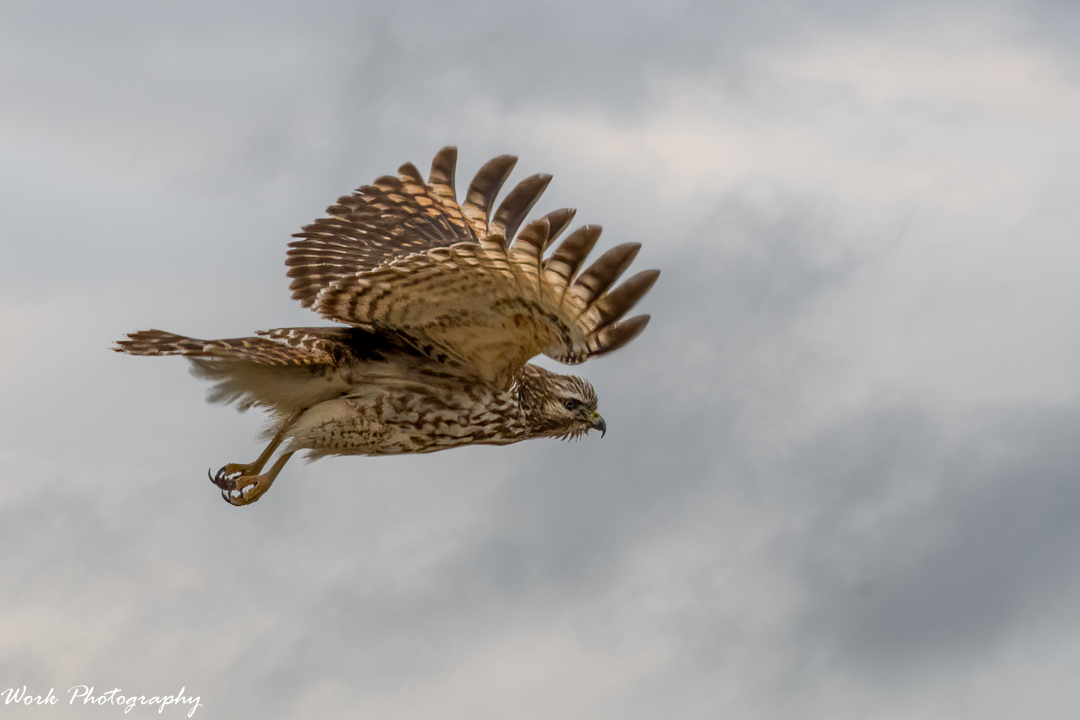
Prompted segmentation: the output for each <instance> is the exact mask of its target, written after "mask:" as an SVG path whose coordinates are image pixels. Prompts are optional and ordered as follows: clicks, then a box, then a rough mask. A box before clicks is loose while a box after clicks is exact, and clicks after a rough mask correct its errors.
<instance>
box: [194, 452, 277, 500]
mask: <svg viewBox="0 0 1080 720" xmlns="http://www.w3.org/2000/svg"><path fill="white" fill-rule="evenodd" d="M292 456H293V454H292V453H291V452H288V453H285V454H284V455H282V456H281V457H279V458H278V459H277V460H275V461H274V464H273V465H272V466H271V467H270V469H269V470H268V471H267V472H264V473H263V474H262V475H239V476H229V477H225V478H223V479H222V480H220V481H219V480H218V479H215V480H214V484H215V485H217V486H218V487H219V488H221V497H222V498H224V499H225V502H227V503H229V504H230V505H250V504H251V503H253V502H255V501H256V500H258V499H259V498H261V497H262V496H263V495H264V494H265V493H266V491H267V490H269V489H270V486H271V485H273V484H274V478H276V477H277V476H278V473H279V472H281V468H283V467H285V463H287V462H288V461H289V458H291V457H292ZM226 467H227V466H226ZM224 469H225V468H222V470H224ZM218 474H219V475H220V472H219V473H218Z"/></svg>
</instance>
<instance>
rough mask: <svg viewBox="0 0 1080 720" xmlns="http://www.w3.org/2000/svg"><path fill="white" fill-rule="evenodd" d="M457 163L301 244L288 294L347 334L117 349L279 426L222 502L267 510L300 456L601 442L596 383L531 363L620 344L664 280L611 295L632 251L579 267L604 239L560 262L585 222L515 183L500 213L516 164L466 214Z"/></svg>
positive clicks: (332, 214) (585, 230)
mask: <svg viewBox="0 0 1080 720" xmlns="http://www.w3.org/2000/svg"><path fill="white" fill-rule="evenodd" d="M456 162H457V151H456V149H455V148H444V149H443V150H441V151H440V152H439V153H438V154H437V155H436V156H435V160H434V161H433V163H432V167H431V173H430V176H429V179H428V181H427V182H424V180H423V179H422V177H421V175H420V173H419V172H418V171H417V170H416V168H415V167H414V166H413V165H411V164H406V165H403V166H402V167H401V168H400V170H399V174H398V175H397V176H396V177H393V176H385V177H381V178H379V179H378V180H376V181H375V183H374V184H373V185H370V186H365V187H361V188H359V189H358V190H357V191H356V192H354V193H352V194H350V195H347V196H344V197H342V198H340V199H339V200H338V201H337V203H335V204H334V205H332V206H330V207H329V208H328V209H327V216H326V217H324V218H321V219H319V220H316V221H315V222H314V223H312V224H310V225H307V226H306V227H304V228H303V229H302V230H301V232H299V233H297V235H296V236H295V237H297V238H299V239H298V240H297V241H295V242H292V243H290V246H289V251H288V255H287V260H286V264H287V266H288V268H289V270H288V276H289V277H290V278H292V284H291V289H292V291H293V297H294V298H295V299H297V300H299V301H300V303H301V304H302V305H304V306H305V307H310V308H312V309H313V310H314V311H315V312H317V313H318V314H319V315H321V316H322V317H323V318H325V319H327V320H332V321H334V322H338V323H344V326H337V327H315V328H282V329H277V330H267V331H263V332H259V333H258V334H257V335H256V336H255V337H247V338H236V339H225V340H196V339H194V338H189V337H184V336H181V335H175V334H173V333H167V332H163V331H160V330H148V331H142V332H137V333H133V334H131V335H129V336H128V339H126V340H121V341H119V342H118V344H117V345H118V347H116V348H114V349H116V350H117V351H120V352H126V353H129V354H132V355H183V356H185V357H187V358H189V359H190V360H191V361H192V362H193V363H194V365H195V371H196V373H197V374H198V375H200V376H202V377H204V378H206V379H209V380H211V381H212V382H214V387H213V388H212V390H211V396H210V397H211V400H215V401H224V402H236V403H238V404H239V406H240V407H241V408H242V409H244V408H248V407H252V406H259V407H263V408H266V409H267V410H269V411H270V412H271V413H272V415H273V418H274V425H273V427H272V430H271V435H272V438H271V440H270V443H269V444H268V445H267V447H266V449H265V450H264V451H263V453H262V455H260V457H259V458H258V459H257V460H256V461H255V462H253V463H248V464H236V463H230V464H228V465H226V466H225V467H223V468H221V470H219V471H218V473H217V474H216V476H214V477H212V478H211V479H212V480H213V481H214V483H215V484H216V485H218V486H219V487H220V488H221V490H222V495H223V496H224V497H225V499H226V500H228V501H229V502H231V503H233V504H237V505H241V504H248V503H251V502H254V501H255V500H257V499H258V498H259V497H261V496H262V494H263V493H265V492H266V490H267V489H268V488H269V486H270V484H271V483H272V482H273V480H274V478H275V477H276V476H277V474H278V472H279V471H280V470H281V468H282V466H283V465H284V464H285V462H287V460H288V458H289V457H290V456H291V455H292V454H293V453H294V452H296V451H298V450H302V449H305V450H308V451H310V453H311V455H312V456H314V457H321V456H324V455H345V454H361V455H379V454H394V453H410V452H432V451H435V450H440V449H444V448H447V447H455V446H457V445H465V444H476V443H486V444H506V443H512V442H517V441H519V440H524V439H527V438H532V437H562V438H567V437H580V436H581V435H583V434H584V433H586V432H587V431H588V430H590V429H599V430H601V432H604V431H606V427H607V426H606V423H605V422H604V420H603V418H601V416H600V414H599V413H598V412H597V409H596V406H597V400H596V395H595V393H594V392H593V389H592V386H590V385H589V384H588V383H586V382H585V381H583V380H581V379H579V378H576V377H572V376H568V375H558V374H555V373H551V372H548V371H546V370H543V369H542V368H539V367H536V366H533V365H530V364H528V362H527V361H528V360H529V359H530V358H532V357H534V356H535V355H537V354H539V353H544V354H545V355H548V356H549V357H552V358H554V359H555V360H558V361H560V362H563V363H567V364H576V363H580V362H584V361H585V360H587V359H589V358H590V357H596V356H599V355H603V354H606V353H609V352H612V351H614V350H617V349H619V348H620V347H623V346H624V345H626V344H627V343H628V342H630V341H631V340H633V339H634V338H635V337H636V336H637V335H638V334H639V333H640V332H641V331H642V330H643V329H644V328H645V325H646V323H647V322H648V320H649V317H648V316H647V315H640V316H637V317H634V318H630V319H627V320H623V319H622V318H623V317H624V315H625V314H626V313H627V312H629V311H630V309H631V308H633V306H634V305H635V304H636V303H637V301H638V300H640V299H641V297H642V296H643V295H644V294H645V293H646V292H648V290H649V288H651V287H652V285H653V283H654V282H655V281H656V278H657V276H658V275H659V271H657V270H646V271H644V272H641V273H638V274H637V275H634V276H633V277H631V278H630V279H629V280H626V281H625V282H623V283H622V284H621V285H618V286H617V287H614V289H611V288H612V287H613V286H615V283H616V282H617V281H618V279H619V278H620V276H621V275H622V274H623V273H624V272H625V270H626V269H627V268H628V267H629V265H630V264H631V263H632V262H633V260H634V257H635V256H636V255H637V253H638V250H639V245H638V244H636V243H627V244H624V245H619V246H617V247H614V248H612V249H611V250H608V251H607V252H606V253H604V254H603V255H601V256H600V258H599V259H597V260H596V261H595V262H593V263H592V265H590V266H589V267H588V268H587V269H585V270H584V271H583V270H582V268H583V267H584V265H585V260H586V257H587V255H588V254H589V252H590V251H591V250H592V248H593V246H594V245H595V244H596V242H597V239H598V238H599V236H600V228H599V226H595V225H586V226H583V227H581V228H579V229H577V230H575V231H573V232H571V233H569V234H568V235H566V237H565V238H564V239H563V240H562V241H561V242H560V243H559V244H558V245H557V246H556V247H555V249H554V250H553V251H551V252H550V253H549V252H548V250H549V248H550V246H551V245H552V244H553V243H554V242H555V241H556V240H557V239H558V238H559V237H560V236H561V235H562V233H563V232H564V231H565V230H566V228H567V227H568V226H569V224H570V222H571V220H572V218H573V216H574V211H573V210H568V209H561V210H555V211H554V212H551V213H548V214H547V215H545V216H544V217H542V218H540V219H538V220H534V221H532V222H529V223H525V218H526V216H527V215H528V213H529V211H530V210H531V209H532V207H533V205H534V204H535V203H536V201H537V200H538V199H539V197H540V196H541V194H543V192H544V190H545V188H546V187H547V185H548V183H549V182H550V181H551V176H549V175H533V176H532V177H529V178H526V179H525V180H523V181H521V182H520V183H518V185H517V186H516V187H514V188H513V189H512V190H511V191H510V192H509V193H508V194H507V195H506V197H505V198H504V199H503V201H502V202H501V203H500V204H499V206H498V208H497V209H495V211H494V213H493V212H492V208H493V207H494V204H495V199H496V197H497V196H498V194H499V191H500V189H501V188H502V186H503V184H504V183H505V182H506V180H507V178H508V177H509V175H510V172H511V171H512V170H513V167H514V164H515V163H516V158H514V157H512V156H509V155H502V156H499V157H497V158H494V159H493V160H491V161H489V162H488V163H486V164H485V165H484V166H483V167H482V168H481V169H480V170H479V171H478V172H477V174H476V177H475V178H474V179H473V181H472V183H470V185H469V188H468V190H467V191H466V193H465V197H464V199H463V201H462V202H461V204H460V205H459V204H458V202H457V199H456V193H455V190H454V169H455V166H456ZM279 448H280V449H281V455H280V457H279V458H278V459H277V461H276V462H275V463H274V465H273V467H272V468H271V469H270V470H269V471H268V472H266V473H263V472H262V470H263V468H264V466H265V465H266V463H267V462H268V461H269V459H270V458H271V457H272V456H273V454H274V453H275V452H276V451H277V450H278V449H279Z"/></svg>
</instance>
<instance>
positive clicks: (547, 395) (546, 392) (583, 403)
mask: <svg viewBox="0 0 1080 720" xmlns="http://www.w3.org/2000/svg"><path fill="white" fill-rule="evenodd" d="M525 368H526V369H527V371H526V372H525V373H524V374H523V378H522V380H523V382H522V383H521V385H520V388H521V391H520V397H521V400H522V409H523V410H524V411H525V413H526V416H527V417H528V418H529V421H530V424H531V425H532V426H533V435H534V436H545V437H557V438H559V439H561V440H567V439H570V438H574V439H577V438H580V437H581V436H582V435H584V434H585V433H587V432H588V431H589V430H599V431H600V437H603V436H604V434H605V433H606V432H607V423H606V422H604V418H602V417H601V416H600V413H599V412H597V410H596V404H597V400H596V391H595V390H593V386H592V385H590V384H589V383H587V382H586V381H584V380H582V379H581V378H579V377H574V376H573V375H557V374H555V373H553V372H548V371H547V370H544V369H543V368H539V367H536V366H534V365H526V366H525Z"/></svg>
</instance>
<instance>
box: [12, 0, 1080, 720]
mask: <svg viewBox="0 0 1080 720" xmlns="http://www.w3.org/2000/svg"><path fill="white" fill-rule="evenodd" d="M1077 37H1080V6H1076V5H1074V4H1070V3H1064V2H1051V1H1050V0H1046V1H1045V2H994V1H991V2H965V1H964V0H945V1H942V0H935V1H934V2H919V1H914V2H913V1H912V0H905V2H870V3H868V2H854V1H852V2H845V1H843V0H833V1H826V0H822V1H816V2H780V1H773V0H767V1H761V0H753V1H751V0H731V1H729V2H720V1H716V2H700V1H695V2H691V1H685V2H680V1H678V0H675V1H671V2H666V3H643V2H581V1H580V0H575V1H574V2H547V3H537V4H530V5H525V4H521V3H511V2H494V1H492V2H485V1H483V0H466V1H465V2H458V3H441V2H429V3H410V2H402V3H369V2H344V1H343V0H316V1H314V2H312V1H308V2H303V3H299V2H297V3H265V2H240V1H232V0H225V1H223V0H213V1H212V2H211V1H191V2H185V3H179V2H177V3H169V4H165V3H145V2H128V1H121V0H106V1H98V2H86V1H85V0H77V1H76V0H73V1H72V2H48V1H46V2H17V1H16V0H9V1H8V2H2V3H0V97H2V100H0V198H2V200H0V242H2V243H3V245H2V247H3V261H2V263H0V321H2V326H0V327H2V329H3V332H4V337H5V340H4V341H3V348H4V352H3V353H2V356H0V369H2V371H3V372H2V378H3V380H0V407H2V408H3V410H4V412H3V413H0V463H2V467H3V480H2V482H0V586H2V587H3V590H0V693H2V692H3V691H4V690H5V689H7V688H9V687H17V688H21V687H22V686H24V685H25V686H26V687H27V690H28V692H30V693H31V694H45V693H48V691H49V690H50V688H53V689H54V692H55V694H56V695H57V696H58V699H59V702H58V704H57V705H55V706H53V707H51V708H41V707H14V706H7V707H4V708H3V710H2V712H3V713H4V714H5V716H6V717H12V718H28V719H30V718H54V717H55V718H82V717H102V718H104V717H120V716H121V715H122V714H123V710H124V708H123V707H119V706H107V707H84V706H81V705H80V706H77V707H72V706H70V705H68V699H69V697H70V694H69V692H68V689H69V688H71V687H73V686H77V685H87V686H94V688H95V692H96V693H97V694H100V693H102V692H105V691H108V690H112V689H113V688H120V689H121V694H123V695H125V696H127V695H146V696H154V695H169V694H175V693H177V692H179V691H180V688H181V687H183V688H186V694H187V695H188V696H196V695H197V696H199V698H200V701H201V706H200V707H199V709H198V710H197V711H196V713H195V715H194V716H195V717H203V718H238V717H268V718H311V717H361V718H379V719H380V720H382V719H387V720H405V719H410V720H411V719H417V720H420V719H423V720H429V719H431V718H439V719H440V720H459V719H460V720H476V719H481V720H483V719H488V718H490V719H492V720H495V719H499V720H503V719H505V718H515V719H521V720H533V719H535V720H541V719H542V720H549V719H550V718H572V719H576V718H583V719H588V720H603V719H610V720H623V719H627V720H653V719H654V718H658V717H669V718H679V719H680V720H682V719H686V720H699V719H700V720H706V719H712V718H718V717H730V718H740V719H746V720H758V719H770V718H792V717H798V718H800V719H801V720H835V719H836V718H875V720H879V719H880V720H893V719H895V720H901V719H904V720H907V719H910V718H930V719H934V718H941V719H945V718H950V719H951V718H958V717H978V718H984V719H987V720H995V719H997V718H1001V719H1006V718H1008V719H1009V720H1012V719H1013V718H1016V717H1021V716H1022V717H1038V718H1046V719H1051V720H1054V719H1056V718H1075V717H1077V716H1080V692H1077V691H1076V690H1075V689H1070V688H1072V687H1073V686H1074V685H1075V681H1076V678H1077V676H1078V675H1080V522H1077V517H1078V514H1080V473H1078V468H1080V392H1078V391H1080V370H1078V369H1080V323H1078V320H1077V308H1078V307H1080V282H1078V279H1077V278H1078V267H1080V201H1078V198H1080V132H1078V131H1077V128H1080V50H1078V47H1080V45H1078V44H1077ZM449 144H453V145H457V146H458V147H459V153H460V155H459V157H460V160H459V170H458V177H459V185H462V184H464V183H465V182H466V181H467V180H468V179H469V178H471V177H472V174H473V173H474V172H475V170H476V169H477V168H478V167H479V166H480V165H481V164H482V163H483V162H485V161H486V160H488V159H489V158H491V157H492V156H494V155H497V154H501V153H512V154H516V155H518V156H519V157H520V158H521V159H520V162H519V164H518V169H517V171H516V172H515V175H514V178H516V179H520V178H523V177H525V176H527V175H530V174H533V173H536V172H548V173H552V174H553V175H554V178H555V179H554V181H553V182H552V184H551V185H550V187H549V189H548V191H547V193H546V195H545V196H544V198H543V199H542V200H541V202H540V203H539V204H538V206H537V208H536V215H537V216H538V215H539V214H542V213H545V212H548V211H550V210H552V209H555V208H558V207H564V206H571V207H576V208H578V215H577V222H578V223H584V222H589V223H600V224H602V225H603V226H604V228H605V231H604V235H603V237H602V238H601V241H600V246H599V248H600V249H604V248H606V247H609V246H611V245H613V244H616V243H620V242H628V241H636V242H640V243H642V245H643V247H642V251H641V254H640V255H639V257H638V260H637V261H636V264H635V267H636V268H637V269H645V268H649V267H658V268H661V269H662V271H663V275H662V276H661V278H660V281H659V283H658V284H657V285H656V287H655V288H654V290H653V291H652V292H651V293H650V295H648V296H647V298H646V299H645V300H644V301H643V302H642V305H641V308H642V311H643V312H649V313H651V314H652V316H653V320H652V324H651V325H650V326H649V328H648V330H647V331H646V332H645V333H644V334H643V335H642V336H641V337H640V338H639V339H638V340H636V341H635V342H634V343H633V344H632V345H630V346H629V347H628V348H627V349H625V350H624V351H622V352H620V353H618V354H616V355H614V356H612V357H609V358H602V359H599V360H597V361H595V362H590V363H588V364H587V365H585V366H583V367H581V368H579V371H580V374H581V375H583V376H585V377H587V378H588V379H589V380H590V381H591V382H592V383H593V384H594V385H595V387H596V389H597V392H598V394H599V397H600V410H601V411H602V412H603V414H604V417H605V418H606V419H607V422H608V426H609V431H608V433H607V434H608V435H610V436H611V437H605V438H604V439H603V440H601V439H600V438H599V437H596V436H591V437H588V438H586V439H585V440H583V441H581V442H577V443H560V442H557V441H553V440H537V441H531V442H527V443H522V444H520V445H516V446H511V447H504V448H485V447H480V448H466V449H458V450H453V451H450V452H445V453H436V454H434V455H427V456H416V457H398V458H335V459H328V460H323V461H320V462H318V463H314V464H304V463H302V462H296V461H294V462H292V463H290V464H289V466H287V467H286V469H285V471H284V472H283V474H282V475H281V477H280V478H279V479H278V481H277V483H276V484H275V486H274V489H273V492H271V493H269V494H268V495H267V496H266V497H264V498H263V499H262V500H260V501H259V502H258V503H256V504H255V505H252V506H250V507H246V508H233V507H230V506H228V505H227V504H226V503H224V502H222V500H221V499H220V497H219V495H218V492H217V490H216V489H215V488H214V487H213V486H211V484H210V483H209V482H208V481H207V479H206V470H207V468H213V469H216V468H218V467H220V466H221V465H224V464H225V463H227V462H246V461H250V460H251V459H253V458H254V457H255V456H256V455H257V454H258V452H259V449H260V448H259V445H258V444H257V443H256V439H255V437H256V435H257V433H258V431H259V429H260V425H261V420H260V418H259V417H258V416H257V413H254V412H252V413H248V414H246V415H238V414H236V413H235V412H234V411H233V410H232V409H231V408H222V407H219V406H210V405H207V404H206V403H205V402H204V396H205V389H206V388H205V387H204V386H202V385H201V384H200V383H199V382H198V381H197V380H195V379H194V378H192V377H190V376H189V374H188V372H187V364H186V363H185V362H183V361H182V360H179V359H150V358H134V357H129V356H122V355H118V354H114V353H111V352H109V351H108V347H109V345H110V343H111V342H112V341H114V340H116V339H118V338H120V337H121V336H122V335H123V334H124V333H126V332H130V331H134V330H138V329H146V328H152V327H153V328H162V329H165V330H170V331H174V332H179V333H184V334H190V335H194V336H196V337H235V336H239V335H246V334H249V333H250V332H251V331H253V330H257V329H262V328H269V327H283V326H290V325H310V324H312V323H315V322H319V321H318V320H317V318H316V317H315V316H314V315H312V314H310V313H309V312H308V311H306V310H304V309H302V308H300V306H299V305H298V304H297V303H295V302H293V301H292V300H291V299H290V298H289V292H288V282H287V278H286V277H285V267H284V252H285V244H286V242H288V241H289V240H290V237H289V236H290V234H291V233H293V232H296V231H297V230H298V229H299V228H300V226H302V225H303V224H305V223H307V222H310V221H311V220H313V219H314V218H316V217H318V216H319V215H320V214H321V213H322V212H323V210H324V208H325V207H326V206H327V205H328V204H330V203H331V202H332V201H334V200H335V199H336V198H337V197H338V196H339V195H342V194H344V193H346V192H348V191H350V190H351V189H353V188H355V187H356V186H358V185H361V184H364V183H368V182H371V181H372V180H374V179H375V178H376V177H378V176H379V175H382V174H386V173H390V172H393V171H395V170H396V168H397V167H398V166H399V165H400V164H401V163H403V162H406V161H412V162H414V163H416V164H417V165H418V166H420V167H421V168H422V169H424V170H426V168H427V166H428V164H429V163H430V161H431V158H432V156H433V155H434V154H435V152H436V151H437V150H438V149H439V148H440V147H442V146H443V145H449ZM547 366H548V367H553V366H554V363H550V362H549V363H547ZM3 697H4V696H3V695H2V694H0V700H2V699H3ZM186 712H187V708H185V709H180V708H176V707H169V708H166V709H165V711H164V712H163V713H162V714H161V715H160V716H159V715H158V714H157V708H153V707H137V708H135V709H134V710H133V711H132V712H131V713H129V714H128V717H151V716H159V717H183V716H185V715H186Z"/></svg>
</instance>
